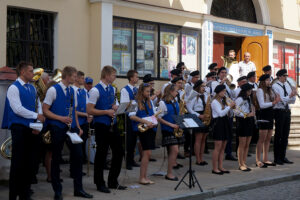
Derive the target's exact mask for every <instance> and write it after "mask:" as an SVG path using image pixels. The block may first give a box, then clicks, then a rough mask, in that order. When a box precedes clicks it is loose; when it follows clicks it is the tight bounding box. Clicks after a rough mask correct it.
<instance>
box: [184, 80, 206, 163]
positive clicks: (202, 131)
mask: <svg viewBox="0 0 300 200" xmlns="http://www.w3.org/2000/svg"><path fill="white" fill-rule="evenodd" d="M193 89H194V90H195V91H196V92H198V93H199V95H197V96H195V97H194V98H192V99H191V100H189V101H188V102H187V110H188V111H189V113H191V114H194V115H196V116H197V117H199V118H200V119H201V120H203V119H204V115H203V114H204V110H205V106H206V103H207V97H208V95H207V94H206V93H205V83H204V82H203V81H202V80H198V81H197V82H196V83H195V85H194V87H193ZM193 131H194V134H195V144H194V151H195V156H196V164H197V165H202V166H203V165H207V164H208V163H207V162H206V161H204V160H203V153H204V148H205V140H206V136H207V134H208V127H206V126H205V127H201V128H197V129H194V130H193Z"/></svg>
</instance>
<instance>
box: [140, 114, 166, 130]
mask: <svg viewBox="0 0 300 200" xmlns="http://www.w3.org/2000/svg"><path fill="white" fill-rule="evenodd" d="M160 113H162V110H160V111H158V112H157V113H155V114H154V115H153V116H151V117H144V118H143V119H144V120H146V121H149V122H153V121H156V119H157V116H158V115H159V114H160ZM153 117H155V119H153ZM148 129H149V127H148V126H147V125H146V124H143V123H139V124H138V130H139V132H141V133H144V132H146V131H147V130H148Z"/></svg>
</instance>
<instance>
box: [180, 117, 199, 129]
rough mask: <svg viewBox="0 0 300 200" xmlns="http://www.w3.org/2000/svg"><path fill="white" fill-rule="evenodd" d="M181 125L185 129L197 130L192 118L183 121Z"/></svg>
mask: <svg viewBox="0 0 300 200" xmlns="http://www.w3.org/2000/svg"><path fill="white" fill-rule="evenodd" d="M183 124H184V126H185V127H187V128H197V127H199V126H198V124H197V123H196V122H195V121H194V120H193V119H192V118H185V119H183Z"/></svg>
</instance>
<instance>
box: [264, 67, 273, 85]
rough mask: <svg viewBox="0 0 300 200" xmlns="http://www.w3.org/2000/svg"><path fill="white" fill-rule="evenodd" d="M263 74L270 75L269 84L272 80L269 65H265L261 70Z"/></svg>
mask: <svg viewBox="0 0 300 200" xmlns="http://www.w3.org/2000/svg"><path fill="white" fill-rule="evenodd" d="M262 70H263V72H264V74H268V75H270V80H271V83H272V81H273V80H274V78H273V77H272V67H271V66H270V65H266V66H264V67H263V68H262Z"/></svg>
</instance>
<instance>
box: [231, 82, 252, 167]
mask: <svg viewBox="0 0 300 200" xmlns="http://www.w3.org/2000/svg"><path fill="white" fill-rule="evenodd" d="M252 89H253V86H252V85H250V84H249V83H246V84H244V85H242V86H241V92H240V93H239V95H238V97H237V98H236V100H235V103H236V106H238V107H239V108H240V109H239V110H238V109H236V110H235V111H234V113H235V117H236V133H237V136H238V137H239V145H238V162H239V170H241V171H243V172H248V171H251V169H250V168H249V167H248V166H247V164H246V160H247V155H248V150H249V145H250V142H251V137H252V134H253V129H254V126H255V122H254V116H255V108H254V105H253V103H252V101H251V98H250V95H251V93H252Z"/></svg>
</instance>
